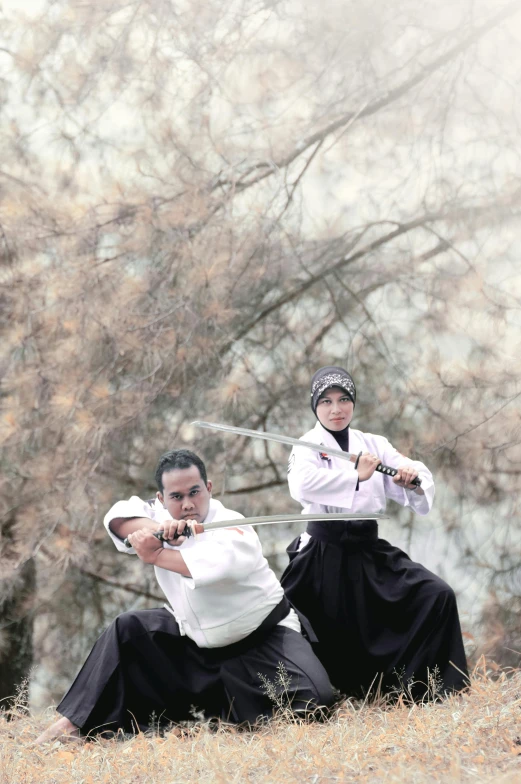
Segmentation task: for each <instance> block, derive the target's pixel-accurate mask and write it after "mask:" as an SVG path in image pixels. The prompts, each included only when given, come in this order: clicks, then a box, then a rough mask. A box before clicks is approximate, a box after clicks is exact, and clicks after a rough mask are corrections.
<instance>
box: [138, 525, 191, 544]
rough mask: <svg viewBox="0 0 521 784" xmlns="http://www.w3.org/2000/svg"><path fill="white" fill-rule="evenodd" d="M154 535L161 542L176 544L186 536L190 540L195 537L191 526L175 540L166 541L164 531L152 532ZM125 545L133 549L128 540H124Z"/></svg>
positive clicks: (176, 536) (175, 537)
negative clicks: (180, 538)
mask: <svg viewBox="0 0 521 784" xmlns="http://www.w3.org/2000/svg"><path fill="white" fill-rule="evenodd" d="M152 535H153V536H155V537H156V539H159V541H160V542H172V541H174V542H175V540H176V539H179V537H180V536H186V538H187V539H189V538H190V537H191V536H193V535H194V532H193V530H192V527H191V526H190V525H187V526H186V528H185V530H184V531H183V533H182V534H176V535H175V536H174V538H173V539H165V538H164V536H163V531H152ZM123 544H124V545H125V547H132V545H131V544H130V542H129V541H128V539H123Z"/></svg>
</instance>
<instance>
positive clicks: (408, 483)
mask: <svg viewBox="0 0 521 784" xmlns="http://www.w3.org/2000/svg"><path fill="white" fill-rule="evenodd" d="M417 476H418V471H417V470H416V469H415V468H413V467H412V466H410V465H403V466H400V468H399V469H398V473H397V474H396V476H393V482H394V484H395V485H398V487H404V488H405V489H406V490H416V492H417V493H418V495H423V490H422V489H421V487H418V486H417V485H413V484H412V482H413V480H414V479H416V477H417Z"/></svg>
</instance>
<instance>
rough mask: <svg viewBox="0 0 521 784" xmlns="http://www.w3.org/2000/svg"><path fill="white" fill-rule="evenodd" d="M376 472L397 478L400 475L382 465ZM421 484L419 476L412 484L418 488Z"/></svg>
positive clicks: (377, 467) (379, 465) (393, 469)
mask: <svg viewBox="0 0 521 784" xmlns="http://www.w3.org/2000/svg"><path fill="white" fill-rule="evenodd" d="M355 468H356V466H355ZM376 470H377V471H380V473H381V474H385V475H386V476H396V474H397V473H398V471H397V470H396V468H391V467H390V466H386V465H382V463H379V464H378V465H377V466H376ZM421 483H422V481H421V479H420V477H419V476H417V477H416V479H413V480H412V482H411V484H413V485H416V487H420V486H421Z"/></svg>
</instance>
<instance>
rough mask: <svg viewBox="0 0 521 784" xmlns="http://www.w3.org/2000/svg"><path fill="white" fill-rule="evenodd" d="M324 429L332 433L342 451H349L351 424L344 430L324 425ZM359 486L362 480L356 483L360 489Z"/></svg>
mask: <svg viewBox="0 0 521 784" xmlns="http://www.w3.org/2000/svg"><path fill="white" fill-rule="evenodd" d="M322 427H324V425H322ZM324 430H327V432H328V433H331V435H332V436H333V438H334V439H335V441H336V442H337V444H338V446H339V447H340V449H341V450H342V452H349V425H348V426H347V427H344V429H343V430H329V428H327V427H324ZM359 487H360V480H359V481H358V482H357V483H356V489H357V490H358V488H359Z"/></svg>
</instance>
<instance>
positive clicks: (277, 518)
mask: <svg viewBox="0 0 521 784" xmlns="http://www.w3.org/2000/svg"><path fill="white" fill-rule="evenodd" d="M381 519H387V516H386V515H383V514H379V513H378V514H371V516H370V517H368V516H367V515H366V514H359V513H357V514H342V513H341V512H340V513H337V512H334V513H331V514H321V513H319V512H317V514H291V513H289V514H286V515H270V516H261V517H240V518H239V519H235V520H211V521H210V522H209V523H195V521H193V520H191V521H190V520H187V526H186V528H185V530H184V531H183V533H182V534H179V536H186V537H187V538H190V537H191V536H197V535H198V534H197V533H196V532H195V531H194V527H192V526H190V522H192V523H193V524H194V526H197V527H198V528H203V531H199V532H198V533H206V532H207V531H216V530H218V529H219V528H241V527H242V526H243V525H273V524H274V523H301V522H303V521H306V520H343V521H344V522H347V521H348V520H381ZM153 534H154V536H155V537H156V539H159V541H160V542H167V541H172V540H170V539H165V538H164V537H163V531H161V530H160V531H153ZM179 536H175V537H174V539H178V538H179ZM123 543H124V545H125V547H132V545H131V544H130V542H129V541H128V539H124V540H123Z"/></svg>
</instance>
